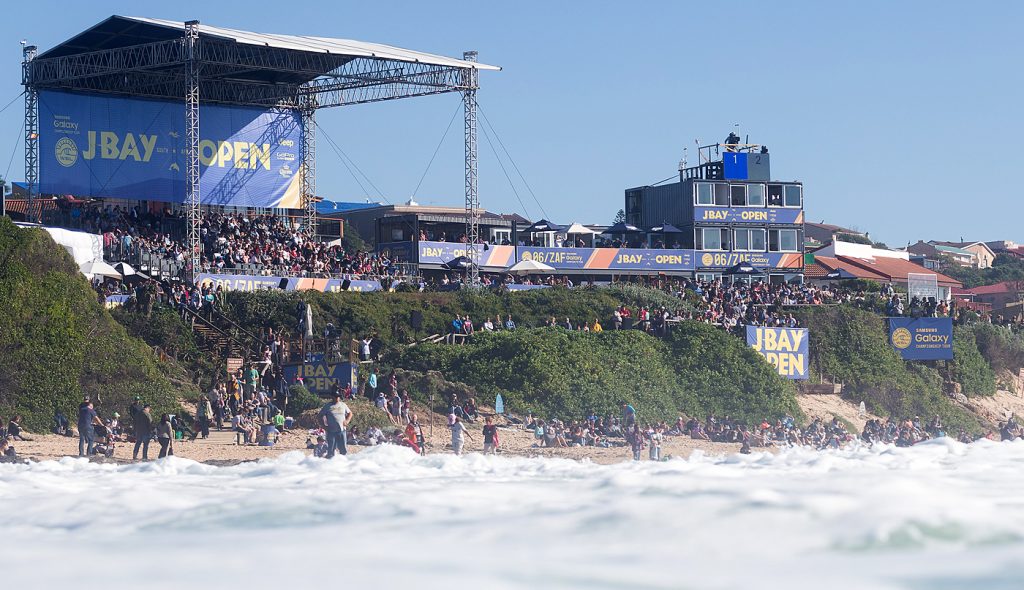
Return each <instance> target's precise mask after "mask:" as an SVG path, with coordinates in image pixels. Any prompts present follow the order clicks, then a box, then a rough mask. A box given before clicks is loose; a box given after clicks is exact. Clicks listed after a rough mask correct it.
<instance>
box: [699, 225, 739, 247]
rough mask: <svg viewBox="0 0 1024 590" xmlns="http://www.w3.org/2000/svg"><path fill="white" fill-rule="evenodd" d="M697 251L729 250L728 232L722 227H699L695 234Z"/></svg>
mask: <svg viewBox="0 0 1024 590" xmlns="http://www.w3.org/2000/svg"><path fill="white" fill-rule="evenodd" d="M695 234H696V235H695V239H696V242H697V249H698V250H723V251H724V250H730V249H731V248H730V246H731V244H730V243H729V230H727V229H725V228H723V227H701V228H697V231H696V232H695Z"/></svg>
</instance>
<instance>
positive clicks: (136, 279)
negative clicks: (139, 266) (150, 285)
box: [124, 270, 152, 283]
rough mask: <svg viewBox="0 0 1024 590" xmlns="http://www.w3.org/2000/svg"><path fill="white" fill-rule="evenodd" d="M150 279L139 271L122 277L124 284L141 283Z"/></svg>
mask: <svg viewBox="0 0 1024 590" xmlns="http://www.w3.org/2000/svg"><path fill="white" fill-rule="evenodd" d="M151 278H152V277H151V276H149V275H147V274H146V273H144V272H142V271H140V270H137V271H135V274H130V275H124V282H126V283H143V282H145V281H148V280H150V279H151Z"/></svg>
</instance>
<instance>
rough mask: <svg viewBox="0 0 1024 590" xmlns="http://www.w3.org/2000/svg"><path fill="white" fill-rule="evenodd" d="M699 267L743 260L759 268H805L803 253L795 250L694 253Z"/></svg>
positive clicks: (720, 265)
mask: <svg viewBox="0 0 1024 590" xmlns="http://www.w3.org/2000/svg"><path fill="white" fill-rule="evenodd" d="M694 258H695V259H696V261H697V267H698V268H706V269H725V268H729V267H730V266H735V265H737V264H739V263H741V262H749V263H750V264H751V265H753V266H754V267H755V268H757V269H759V270H774V269H792V270H801V269H803V260H804V258H803V255H802V254H798V253H795V252H792V253H782V252H710V251H705V250H697V251H696V252H695V253H694Z"/></svg>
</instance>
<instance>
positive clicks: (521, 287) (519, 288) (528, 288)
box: [505, 285, 548, 291]
mask: <svg viewBox="0 0 1024 590" xmlns="http://www.w3.org/2000/svg"><path fill="white" fill-rule="evenodd" d="M505 288H506V289H508V290H509V291H533V290H535V289H547V288H548V285H505Z"/></svg>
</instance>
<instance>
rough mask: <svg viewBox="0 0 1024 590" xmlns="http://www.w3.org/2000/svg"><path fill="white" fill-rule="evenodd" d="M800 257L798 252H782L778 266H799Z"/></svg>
mask: <svg viewBox="0 0 1024 590" xmlns="http://www.w3.org/2000/svg"><path fill="white" fill-rule="evenodd" d="M801 258H802V256H801V255H800V254H783V255H782V260H780V261H779V262H780V265H779V266H781V267H782V268H799V267H800V266H801V265H800V259H801Z"/></svg>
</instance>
